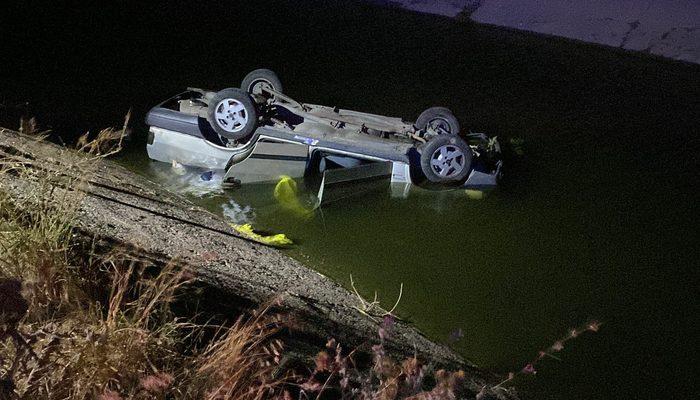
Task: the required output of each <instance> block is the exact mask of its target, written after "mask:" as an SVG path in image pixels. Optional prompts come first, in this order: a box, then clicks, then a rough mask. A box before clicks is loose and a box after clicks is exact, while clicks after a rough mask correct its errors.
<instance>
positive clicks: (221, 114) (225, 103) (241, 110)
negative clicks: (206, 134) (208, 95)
mask: <svg viewBox="0 0 700 400" xmlns="http://www.w3.org/2000/svg"><path fill="white" fill-rule="evenodd" d="M214 116H215V117H216V122H217V123H218V124H219V126H220V127H221V129H223V130H225V131H227V132H238V131H240V130H242V129H243V128H245V126H246V124H247V123H248V112H247V111H246V109H245V106H244V105H243V103H241V102H240V101H238V100H236V99H224V100H222V101H220V102H219V104H217V105H216V109H215V112H214Z"/></svg>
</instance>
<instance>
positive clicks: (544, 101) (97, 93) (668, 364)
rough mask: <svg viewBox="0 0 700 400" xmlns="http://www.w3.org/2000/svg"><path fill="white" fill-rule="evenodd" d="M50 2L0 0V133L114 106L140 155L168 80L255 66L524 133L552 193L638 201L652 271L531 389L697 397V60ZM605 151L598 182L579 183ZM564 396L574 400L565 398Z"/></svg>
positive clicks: (325, 98) (161, 6) (380, 103)
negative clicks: (546, 171)
mask: <svg viewBox="0 0 700 400" xmlns="http://www.w3.org/2000/svg"><path fill="white" fill-rule="evenodd" d="M57 3H60V4H61V5H57ZM57 3H51V5H48V3H45V2H38V1H36V2H35V1H26V2H15V3H13V4H11V5H5V6H4V10H3V12H2V16H0V18H1V20H0V23H1V25H0V29H1V31H2V52H1V53H0V54H2V56H3V60H2V61H0V103H2V105H3V108H2V109H0V122H1V124H0V125H4V126H7V127H9V128H16V127H17V122H18V120H19V116H20V115H21V114H23V113H27V114H29V115H31V116H35V117H36V118H37V120H38V122H39V127H40V128H43V129H51V130H52V131H53V132H54V133H56V134H58V135H60V136H61V137H62V138H63V140H64V141H66V142H68V141H71V140H73V139H74V138H75V137H76V136H77V135H79V134H82V133H84V132H85V131H86V130H93V131H94V130H95V129H99V128H103V127H106V126H115V125H116V126H118V125H120V124H121V121H122V118H123V116H124V114H125V113H126V112H127V110H129V109H130V108H132V109H133V111H134V118H135V119H134V121H135V128H136V129H135V137H134V140H133V142H134V143H133V144H132V145H133V146H134V149H136V150H134V151H143V148H142V147H141V146H142V144H143V141H144V138H143V133H144V132H145V127H144V125H143V122H142V121H143V117H144V115H145V113H146V112H147V110H148V109H149V108H150V107H152V106H153V105H155V104H156V103H158V102H160V101H161V100H163V99H165V98H166V97H168V96H170V95H172V94H175V93H177V92H178V91H181V90H183V89H184V88H185V87H186V86H197V87H204V88H211V89H219V88H223V87H229V86H237V85H238V84H239V82H240V79H241V77H243V76H244V75H245V74H246V73H247V72H249V71H250V70H252V69H255V68H262V67H264V68H270V69H272V70H275V71H276V72H278V74H279V75H280V76H281V78H282V80H283V82H284V83H285V91H286V92H287V93H288V94H290V95H291V96H293V97H295V98H299V99H303V100H304V101H306V102H310V103H318V104H328V105H338V106H341V107H348V108H356V109H359V110H363V111H368V112H375V113H380V114H386V115H398V116H402V117H405V118H407V119H410V118H414V117H415V116H416V115H418V113H419V112H420V111H421V110H423V109H425V108H427V107H429V106H433V105H444V106H447V107H449V108H451V109H453V110H455V114H456V115H457V117H458V118H459V119H460V121H461V123H462V126H463V127H465V128H467V129H471V130H475V131H486V132H496V133H498V136H499V138H503V140H507V139H508V138H516V137H517V138H524V139H525V142H526V144H528V143H529V144H530V145H531V146H533V147H534V146H541V147H542V148H544V149H545V150H542V151H541V152H540V154H545V155H546V154H553V153H554V151H555V150H554V149H568V151H571V154H572V156H571V158H570V159H568V158H565V159H564V160H563V161H561V159H560V162H558V164H557V165H556V166H555V167H556V169H557V172H556V174H557V177H566V179H568V180H570V181H571V182H572V183H571V186H569V188H575V187H576V185H579V184H580V185H592V184H593V179H595V180H596V182H595V184H598V183H601V184H603V185H605V187H606V188H607V189H606V190H612V188H615V187H622V188H625V189H624V190H628V189H629V188H630V187H633V186H634V188H635V189H634V190H636V192H635V193H637V194H638V195H639V196H640V198H642V197H643V196H646V195H647V193H652V194H651V195H650V196H652V197H651V199H647V200H644V201H645V203H644V204H645V207H647V206H648V209H647V210H646V211H645V214H644V216H643V217H639V219H634V221H633V222H631V223H630V225H631V226H632V227H633V228H631V229H635V230H636V231H635V232H643V233H648V232H652V234H655V230H659V232H660V233H659V234H660V235H661V234H663V235H664V236H662V237H661V238H660V239H659V240H658V241H654V240H652V239H650V238H647V237H646V236H645V239H644V240H649V242H650V243H653V245H654V246H658V247H657V251H658V252H659V254H661V256H660V257H661V259H663V262H662V263H661V264H658V265H657V264H654V265H649V266H644V267H640V269H638V270H635V271H631V272H630V274H633V273H638V274H648V280H645V281H644V282H645V286H644V289H643V290H640V291H639V292H635V293H634V294H630V293H629V292H626V291H620V293H619V296H621V297H625V296H628V297H629V298H630V300H629V304H628V307H629V310H627V311H628V312H629V313H630V314H632V315H634V316H635V317H634V318H633V319H632V320H633V321H634V322H630V323H629V324H627V325H624V326H621V325H619V324H618V325H616V324H615V321H610V322H608V326H607V327H606V328H607V329H609V330H610V332H612V333H611V334H615V335H618V337H621V338H624V339H622V340H620V341H612V342H611V341H605V340H602V339H601V340H598V339H589V338H586V339H583V340H586V341H590V343H592V344H591V346H590V348H594V349H596V351H597V352H598V353H597V354H606V355H607V356H608V357H609V359H606V360H600V359H597V360H591V359H588V358H586V357H585V355H581V356H580V359H579V360H576V361H569V360H567V361H565V363H562V364H557V365H556V366H551V367H550V368H552V369H557V368H561V372H554V373H553V375H551V376H550V377H549V378H546V379H545V380H544V382H545V383H546V385H545V386H544V388H542V387H540V388H538V389H537V391H536V393H539V394H541V396H540V397H541V398H547V397H551V398H561V397H559V396H566V397H568V398H603V397H604V398H611V399H612V398H621V399H628V398H645V399H647V398H648V399H652V398H671V397H675V398H682V397H686V396H687V397H691V396H693V397H695V396H696V395H697V393H696V390H695V387H696V383H695V382H696V381H697V378H696V374H695V373H696V370H697V365H698V359H697V351H696V350H693V349H697V341H696V338H697V337H698V335H697V334H698V331H697V330H698V324H697V315H698V307H697V292H696V290H697V287H698V285H697V284H698V280H697V266H698V264H697V258H696V257H697V255H698V253H697V236H695V235H696V234H697V227H696V223H697V217H696V216H697V200H698V199H697V195H696V193H695V191H696V190H697V189H696V188H697V184H698V179H697V178H698V176H697V171H698V151H699V150H700V145H699V144H700V143H699V142H698V123H699V122H700V118H698V117H699V113H698V110H699V105H700V102H699V101H698V100H699V99H700V65H694V64H688V63H683V62H677V61H671V60H666V59H662V58H658V57H654V56H649V55H645V54H637V53H632V52H627V51H623V50H616V49H611V48H605V47H601V46H597V45H589V44H582V43H579V42H574V41H569V40H564V39H557V38H552V37H544V36H538V35H534V34H527V33H521V32H515V31H509V30H505V29H500V28H495V27H488V26H483V25H477V24H473V23H469V22H458V21H455V20H450V19H447V18H442V17H437V16H430V15H421V14H416V13H412V12H407V11H402V10H395V9H384V8H378V7H375V6H372V5H366V4H359V3H356V2H350V1H303V2H302V1H298V2H295V1H288V0H277V1H273V0H255V1H235V0H230V1H219V2H207V1H205V2H194V1H170V2H159V1H140V2H131V1H114V2H57ZM25 102H28V106H26V107H25V106H18V105H20V104H23V103H25ZM594 154H595V155H599V154H602V155H604V156H609V158H596V159H595V160H593V158H594V156H593V155H594ZM608 159H609V160H612V161H610V163H611V164H610V165H609V167H610V169H611V170H613V169H615V170H616V172H615V174H614V178H613V177H611V176H609V175H608V174H607V173H604V172H601V173H598V174H595V175H594V177H595V178H593V177H591V175H588V172H589V168H590V169H591V170H594V169H595V170H597V171H601V169H604V168H606V162H607V161H605V160H608ZM569 161H570V162H569ZM545 167H547V168H550V167H552V165H551V163H548V162H547V160H546V159H545V158H535V157H533V156H532V154H530V155H529V157H528V154H527V153H526V157H525V158H524V159H518V160H512V162H510V164H509V165H508V167H507V168H509V171H510V176H514V175H515V176H518V179H517V181H509V180H508V179H506V181H505V182H504V189H503V190H505V191H506V192H508V193H509V194H510V195H516V196H523V197H527V196H532V193H531V192H530V190H531V186H529V182H532V181H534V180H537V179H539V178H537V177H536V176H535V171H538V170H539V169H541V168H545ZM620 177H622V178H623V179H620ZM562 179H563V178H562ZM629 190H632V189H629ZM642 192H644V193H642ZM606 193H607V192H606ZM554 196H556V199H547V201H550V202H551V203H552V204H554V203H555V202H557V201H559V200H563V201H564V203H566V201H565V200H567V199H569V197H571V198H573V196H574V194H573V191H568V192H567V191H565V190H563V191H562V192H561V193H556V194H555V195H554ZM580 196H583V197H586V196H590V198H591V199H592V200H591V201H592V202H595V201H601V200H595V199H594V196H593V194H591V193H590V192H588V193H583V194H581V195H580ZM514 197H515V196H514ZM605 198H606V199H608V200H609V199H611V198H614V196H607V197H605ZM645 198H646V197H645ZM631 201H635V200H628V199H626V198H622V197H621V198H618V199H616V201H615V202H614V203H615V204H614V205H612V206H611V207H618V208H616V209H615V211H616V212H618V211H619V213H618V214H617V215H623V214H625V213H626V212H627V211H626V210H627V207H628V205H629V204H630V202H631ZM557 204H559V203H557ZM563 207H566V206H563ZM601 224H602V222H601ZM670 225H672V226H673V228H667V227H668V226H670ZM664 230H666V231H664ZM662 231H663V232H662ZM655 248H656V247H655ZM650 271H651V272H650ZM645 279H646V278H645ZM656 279H659V280H663V282H661V281H659V283H658V285H657V284H656V283H655V282H656V281H655V280H656ZM650 282H651V283H650ZM633 299H634V301H633ZM645 324H646V325H645ZM647 328H648V329H647ZM618 354H620V357H619V358H618ZM466 356H467V358H469V354H466ZM629 360H634V361H633V364H631V363H630V361H629ZM499 361H503V360H499ZM565 364H566V365H565ZM493 367H494V368H496V369H499V370H507V368H509V365H507V363H506V362H494V365H493ZM581 371H585V372H581ZM579 373H580V374H581V375H580V376H579ZM543 378H544V377H543ZM554 386H557V387H558V388H556V389H555V388H554ZM562 387H563V389H562ZM567 388H568V389H567ZM573 388H576V389H577V390H583V391H584V392H579V393H578V394H575V395H573V394H572V393H571V392H568V391H567V390H574V389H573Z"/></svg>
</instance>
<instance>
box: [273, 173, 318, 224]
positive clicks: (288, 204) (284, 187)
mask: <svg viewBox="0 0 700 400" xmlns="http://www.w3.org/2000/svg"><path fill="white" fill-rule="evenodd" d="M298 192H299V191H298V189H297V182H296V181H295V180H294V179H292V178H290V177H289V176H282V177H281V179H280V181H279V182H277V185H276V186H275V191H274V196H275V199H276V200H277V202H278V203H279V204H280V205H281V206H282V207H283V208H285V209H287V210H289V211H291V212H293V213H294V214H297V215H299V216H301V217H309V216H311V214H312V213H313V211H314V210H313V208H311V207H307V206H305V205H304V204H302V202H301V201H299V196H298Z"/></svg>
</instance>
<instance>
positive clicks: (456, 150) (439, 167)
mask: <svg viewBox="0 0 700 400" xmlns="http://www.w3.org/2000/svg"><path fill="white" fill-rule="evenodd" d="M472 158H473V153H472V149H471V147H469V145H468V144H467V142H466V141H465V140H464V139H462V138H461V137H459V136H456V135H439V136H436V137H434V138H433V139H431V140H430V141H428V143H426V144H425V146H424V147H423V149H422V153H421V155H420V166H421V170H422V171H423V173H424V174H425V177H426V178H428V180H429V181H431V182H435V183H451V182H459V181H463V180H464V179H466V177H467V176H468V175H469V171H471V165H472Z"/></svg>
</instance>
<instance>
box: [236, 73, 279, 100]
mask: <svg viewBox="0 0 700 400" xmlns="http://www.w3.org/2000/svg"><path fill="white" fill-rule="evenodd" d="M262 85H268V86H269V87H270V88H271V89H272V90H274V91H276V92H280V93H283V90H284V89H283V88H282V81H281V80H280V78H279V77H278V76H277V74H276V73H274V72H272V71H270V70H269V69H256V70H255V71H252V72H251V73H249V74H248V75H246V76H245V78H243V82H241V89H243V90H245V91H246V92H248V93H250V94H254V95H261V94H262V90H261V88H260V87H261V86H262Z"/></svg>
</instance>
